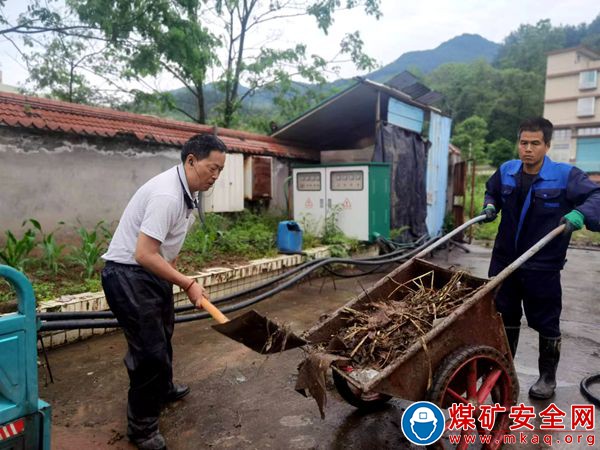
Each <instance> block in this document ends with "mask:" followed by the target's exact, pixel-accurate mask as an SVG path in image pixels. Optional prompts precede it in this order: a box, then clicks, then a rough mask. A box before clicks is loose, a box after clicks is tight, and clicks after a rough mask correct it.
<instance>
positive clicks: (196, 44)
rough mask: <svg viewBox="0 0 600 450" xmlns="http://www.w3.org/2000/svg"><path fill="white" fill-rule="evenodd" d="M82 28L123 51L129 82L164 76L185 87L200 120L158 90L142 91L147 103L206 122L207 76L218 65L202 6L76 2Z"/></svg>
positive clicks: (159, 0) (164, 0) (156, 0)
mask: <svg viewBox="0 0 600 450" xmlns="http://www.w3.org/2000/svg"><path fill="white" fill-rule="evenodd" d="M70 4H71V6H72V7H73V8H74V9H75V11H76V12H77V13H78V15H79V18H80V19H81V20H82V22H84V23H86V24H88V25H90V26H93V27H98V28H99V29H100V30H102V32H103V33H104V36H105V38H106V39H107V40H109V41H110V42H111V44H112V46H113V47H114V48H115V49H116V50H118V51H120V55H121V58H122V61H123V63H124V65H125V66H126V67H127V69H126V70H125V71H124V72H123V73H122V75H123V77H124V78H125V80H143V78H144V77H147V76H150V77H155V76H157V75H159V74H161V73H163V72H166V73H169V74H170V75H171V76H173V77H174V78H175V79H176V80H178V81H179V82H180V83H182V84H183V85H184V86H185V87H186V88H187V89H188V90H189V92H190V93H191V94H192V95H193V96H194V98H195V100H196V106H197V114H196V116H191V115H190V114H188V113H187V111H185V110H182V109H181V108H178V107H177V106H176V105H175V103H174V102H173V98H172V96H170V95H168V94H165V93H164V92H161V91H159V90H158V89H154V90H152V91H151V92H149V93H148V92H146V91H141V90H137V91H136V92H135V94H136V95H137V96H138V97H139V98H140V99H143V100H148V99H152V100H154V101H157V102H159V103H162V104H163V105H164V106H165V107H168V108H173V109H177V110H179V111H180V112H181V113H183V114H185V115H187V116H188V117H190V118H191V119H194V120H196V121H198V122H200V123H204V122H205V117H206V116H205V111H204V83H205V79H206V71H207V69H208V68H209V67H211V66H212V65H213V64H214V63H215V62H216V61H217V58H216V53H215V49H216V47H217V45H218V43H219V42H218V40H217V39H216V37H215V36H214V35H213V34H212V33H210V32H209V31H208V29H207V28H205V27H204V26H202V24H201V21H200V18H201V9H200V8H201V6H202V4H203V2H202V1H201V0H189V1H169V0H148V1H141V2H131V1H129V0H115V1H112V0H72V1H71V3H70Z"/></svg>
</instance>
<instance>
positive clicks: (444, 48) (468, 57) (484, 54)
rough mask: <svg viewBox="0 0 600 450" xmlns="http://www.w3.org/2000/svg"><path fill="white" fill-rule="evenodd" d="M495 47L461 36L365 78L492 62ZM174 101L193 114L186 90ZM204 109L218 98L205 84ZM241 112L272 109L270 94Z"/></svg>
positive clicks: (256, 97) (340, 84)
mask: <svg viewBox="0 0 600 450" xmlns="http://www.w3.org/2000/svg"><path fill="white" fill-rule="evenodd" d="M499 48H500V45H499V44H496V43H494V42H491V41H488V40H487V39H485V38H483V37H481V36H479V35H477V34H463V35H460V36H457V37H454V38H452V39H450V40H449V41H446V42H444V43H442V44H440V45H439V46H438V47H436V48H434V49H432V50H421V51H415V52H408V53H404V54H403V55H402V56H400V57H399V58H398V59H396V60H395V61H394V62H392V63H390V64H387V65H385V66H383V67H381V68H380V69H378V70H376V71H374V72H371V73H370V74H368V75H367V76H366V77H367V78H369V79H372V80H374V81H379V82H383V81H386V80H388V79H389V78H391V77H393V76H394V75H397V74H399V73H401V72H403V71H405V70H409V71H410V70H414V69H416V70H417V71H420V72H421V73H424V74H425V73H429V72H431V71H432V70H434V69H436V68H437V67H438V66H441V65H442V64H446V63H450V62H470V61H474V60H477V59H484V60H486V61H488V62H490V63H491V62H492V61H493V60H494V58H495V57H496V55H497V53H498V50H499ZM351 82H352V80H344V79H340V80H336V81H333V82H332V83H328V84H327V85H326V86H322V87H321V89H326V90H329V89H331V88H340V87H345V86H346V85H348V84H350V83H351ZM298 86H300V87H301V88H306V89H308V88H310V85H309V84H299V85H298ZM246 91H247V88H245V87H243V86H241V88H240V94H243V93H244V92H246ZM171 93H172V94H173V96H174V97H175V99H176V102H177V104H178V106H179V107H182V108H184V109H185V110H186V111H188V112H189V113H191V114H195V111H196V105H195V102H194V99H193V97H192V96H191V95H190V94H189V92H188V91H187V89H185V88H181V89H177V90H175V91H172V92H171ZM204 96H205V109H206V111H211V110H212V109H213V108H214V107H215V106H216V105H217V104H218V102H219V101H220V98H221V94H220V93H219V92H218V91H217V90H216V88H215V86H214V85H212V84H209V85H207V86H205V90H204ZM243 109H244V111H245V112H247V113H251V112H263V113H265V112H267V113H268V112H269V111H270V110H272V109H273V94H272V93H271V92H270V91H266V90H263V91H257V92H256V93H255V94H254V95H252V96H251V97H249V98H248V99H247V100H245V102H244V108H243Z"/></svg>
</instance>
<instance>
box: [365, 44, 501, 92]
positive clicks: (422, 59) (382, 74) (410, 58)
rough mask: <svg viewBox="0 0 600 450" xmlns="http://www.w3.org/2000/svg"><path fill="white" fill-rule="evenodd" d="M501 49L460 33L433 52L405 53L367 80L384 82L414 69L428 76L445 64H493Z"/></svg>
mask: <svg viewBox="0 0 600 450" xmlns="http://www.w3.org/2000/svg"><path fill="white" fill-rule="evenodd" d="M499 49H500V44H496V43H495V42H492V41H488V40H487V39H485V38H483V37H481V36H479V35H478V34H461V35H460V36H456V37H454V38H452V39H450V40H449V41H446V42H444V43H442V44H440V45H439V46H437V47H436V48H434V49H432V50H420V51H416V52H408V53H404V54H403V55H402V56H400V58H398V59H397V60H396V61H394V62H392V63H390V64H387V65H386V66H383V67H382V68H381V69H378V70H376V71H375V72H372V73H370V74H369V75H368V76H367V78H370V79H372V80H375V81H385V80H388V79H390V78H391V77H393V76H394V75H397V74H399V73H400V72H403V71H405V70H408V71H410V70H411V69H412V70H414V69H417V70H418V71H420V72H422V73H424V74H427V73H429V72H431V71H433V70H435V69H436V68H437V67H439V66H441V65H442V64H446V63H451V62H453V63H468V62H471V61H475V60H477V59H484V60H486V61H487V62H489V63H490V64H491V63H492V61H494V59H495V58H496V55H497V54H498V50H499Z"/></svg>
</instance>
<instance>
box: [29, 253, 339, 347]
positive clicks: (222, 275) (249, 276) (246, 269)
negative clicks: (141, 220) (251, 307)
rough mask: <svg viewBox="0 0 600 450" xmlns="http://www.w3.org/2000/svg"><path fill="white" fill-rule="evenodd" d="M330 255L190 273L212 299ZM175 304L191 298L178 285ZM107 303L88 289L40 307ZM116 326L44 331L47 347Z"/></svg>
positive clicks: (89, 307)
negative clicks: (308, 261) (311, 260)
mask: <svg viewBox="0 0 600 450" xmlns="http://www.w3.org/2000/svg"><path fill="white" fill-rule="evenodd" d="M328 256H330V252H329V247H327V246H324V247H316V248H312V249H309V250H307V251H306V252H305V254H302V255H279V256H276V257H274V258H264V259H257V260H254V261H251V262H250V263H249V264H247V265H244V266H240V267H235V268H233V269H231V268H224V267H212V268H210V269H206V270H205V271H203V272H197V273H195V274H190V276H191V277H192V278H195V279H196V280H197V281H198V282H199V283H200V284H202V286H204V288H205V289H206V290H207V291H208V294H209V296H210V298H211V299H218V298H220V297H224V296H225V295H229V294H234V293H236V292H240V291H242V290H245V289H248V288H250V287H252V286H256V285H257V284H259V283H262V282H264V281H267V280H269V279H271V278H274V277H275V276H277V275H279V274H280V273H282V272H284V271H285V270H287V269H289V268H292V267H294V266H297V265H299V264H302V263H303V262H305V261H307V260H308V259H316V258H325V257H328ZM173 294H174V302H175V306H180V305H186V304H188V302H189V300H188V298H187V296H186V295H185V293H184V292H183V291H182V290H181V289H180V288H179V287H178V286H174V287H173ZM108 309H109V308H108V304H107V303H106V299H105V297H104V293H103V292H85V293H82V294H76V295H64V296H62V297H59V298H57V299H54V300H49V301H45V302H42V303H41V304H40V305H39V306H38V308H37V310H38V312H39V313H41V312H76V311H106V310H108ZM112 330H114V328H98V329H78V330H62V331H48V332H45V333H42V339H43V342H44V346H45V347H46V348H51V347H57V346H59V345H63V344H67V343H71V342H75V341H79V340H82V339H86V338H88V337H91V336H94V335H98V334H104V333H106V332H108V331H112Z"/></svg>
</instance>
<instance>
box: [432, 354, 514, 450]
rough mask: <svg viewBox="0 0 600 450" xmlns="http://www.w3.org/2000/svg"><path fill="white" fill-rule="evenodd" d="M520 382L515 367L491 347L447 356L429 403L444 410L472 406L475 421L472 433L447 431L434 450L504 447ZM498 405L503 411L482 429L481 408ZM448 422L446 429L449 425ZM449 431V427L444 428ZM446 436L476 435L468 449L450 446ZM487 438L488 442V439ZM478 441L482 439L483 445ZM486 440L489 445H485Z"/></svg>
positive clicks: (434, 384) (464, 441)
mask: <svg viewBox="0 0 600 450" xmlns="http://www.w3.org/2000/svg"><path fill="white" fill-rule="evenodd" d="M518 386H519V382H518V380H517V375H516V373H515V370H514V367H513V365H512V363H511V362H509V361H508V360H507V359H506V357H505V356H504V355H503V354H502V353H500V352H499V351H498V350H496V349H495V348H493V347H488V346H484V345H479V346H474V347H466V348H462V349H460V350H457V351H456V352H454V353H452V354H451V355H450V356H448V357H447V358H446V359H445V360H444V361H443V362H442V364H440V366H439V369H438V370H437V372H436V373H435V376H434V379H433V384H432V387H431V389H430V390H429V392H428V395H427V397H428V400H429V401H431V402H432V403H435V404H436V405H438V406H439V407H440V408H442V409H443V410H447V409H448V408H450V407H451V406H452V405H453V404H463V405H468V404H472V405H474V406H475V408H474V410H473V414H472V417H474V419H475V424H476V429H475V430H448V429H447V430H446V432H445V434H444V437H443V438H442V440H440V441H438V444H440V445H438V446H437V448H440V447H442V448H456V449H457V450H464V449H467V448H482V449H486V450H497V449H499V448H501V447H502V445H503V436H504V435H505V433H506V431H507V430H508V429H509V425H510V417H509V414H510V409H511V407H512V406H514V405H515V404H516V401H517V395H518V392H519V388H518ZM496 403H497V404H499V405H500V407H502V408H504V409H505V410H504V411H499V412H495V413H494V418H495V420H494V424H493V426H492V427H491V429H488V428H490V427H489V425H490V424H489V423H488V424H486V426H485V427H483V426H482V424H481V423H480V422H479V421H478V418H479V416H480V414H481V412H482V411H483V409H484V408H481V406H482V405H490V406H492V405H495V404H496ZM449 421H450V419H448V422H447V425H449V424H450V422H449ZM446 428H448V427H446ZM448 434H455V435H461V436H463V437H464V436H465V435H476V434H479V438H477V436H475V437H476V440H475V442H477V444H476V445H473V444H471V445H469V444H468V443H467V441H466V440H464V439H460V443H459V444H458V445H456V444H450V442H449V439H448ZM488 436H489V438H488ZM481 438H483V442H484V443H482V440H481ZM488 440H489V443H487V441H488Z"/></svg>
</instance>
